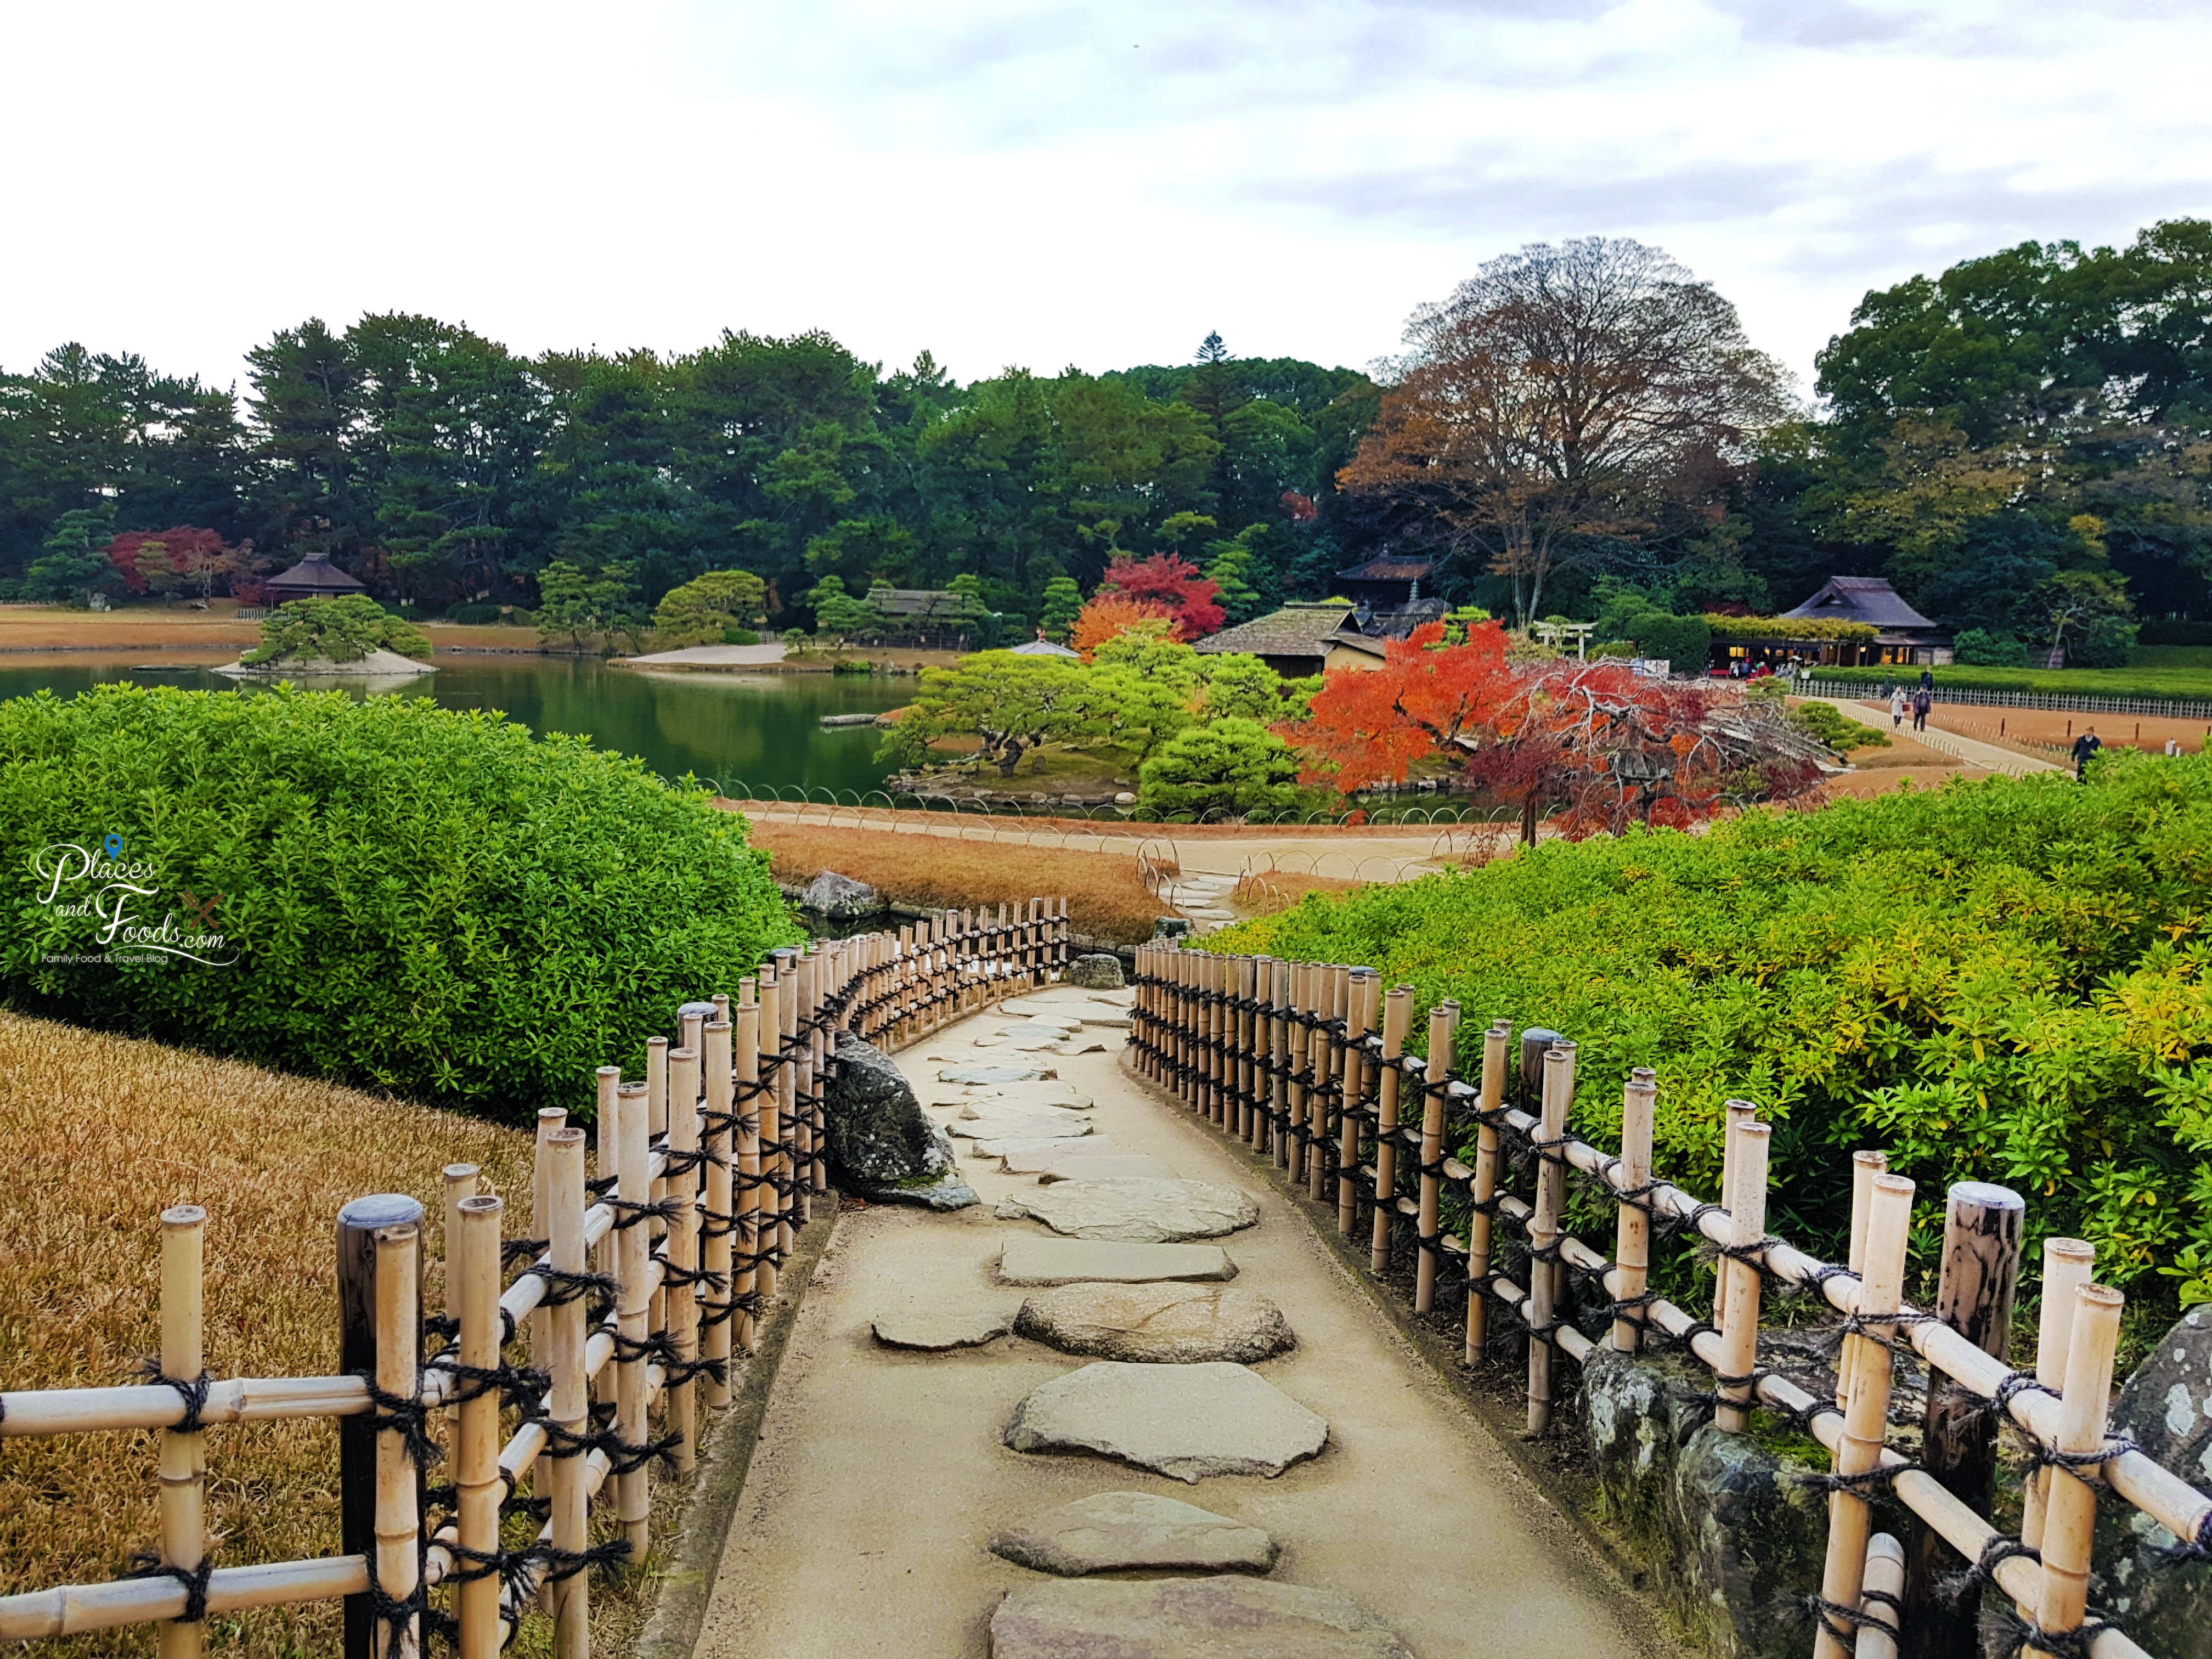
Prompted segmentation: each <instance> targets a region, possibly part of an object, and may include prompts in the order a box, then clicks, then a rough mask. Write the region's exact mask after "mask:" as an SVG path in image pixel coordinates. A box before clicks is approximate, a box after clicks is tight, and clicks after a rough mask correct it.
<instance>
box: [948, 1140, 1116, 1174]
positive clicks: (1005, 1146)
mask: <svg viewBox="0 0 2212 1659" xmlns="http://www.w3.org/2000/svg"><path fill="white" fill-rule="evenodd" d="M1098 1139H1100V1140H1102V1141H1103V1140H1104V1139H1105V1137H1104V1136H1103V1135H1101V1136H1099V1137H1098ZM1083 1144H1084V1143H1083V1142H1082V1141H1080V1140H1077V1139H1072V1138H1071V1137H1069V1136H1067V1135H1014V1136H1012V1137H1010V1138H1007V1139H999V1140H993V1139H988V1138H985V1137H978V1138H977V1139H975V1140H973V1141H971V1142H969V1157H970V1158H1015V1157H1029V1156H1031V1155H1042V1156H1043V1157H1044V1158H1046V1159H1047V1160H1048V1162H1056V1161H1057V1160H1059V1159H1060V1158H1064V1157H1066V1154H1067V1149H1068V1148H1069V1147H1071V1146H1082V1145H1083ZM1039 1167H1041V1168H1042V1167H1043V1166H1042V1165H1040V1166H1039ZM1007 1173H1009V1174H1013V1175H1030V1174H1034V1173H1035V1171H1033V1170H1010V1171H1008V1172H1007Z"/></svg>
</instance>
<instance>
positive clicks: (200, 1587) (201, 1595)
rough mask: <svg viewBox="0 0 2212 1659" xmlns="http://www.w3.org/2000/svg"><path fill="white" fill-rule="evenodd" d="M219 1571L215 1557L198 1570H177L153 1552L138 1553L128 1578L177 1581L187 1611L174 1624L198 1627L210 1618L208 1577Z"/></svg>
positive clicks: (133, 1555) (210, 1556)
mask: <svg viewBox="0 0 2212 1659" xmlns="http://www.w3.org/2000/svg"><path fill="white" fill-rule="evenodd" d="M214 1571H215V1556H214V1554H213V1553H209V1554H207V1555H205V1556H204V1557H202V1558H201V1559H200V1564H199V1565H197V1567H173V1566H171V1565H169V1564H168V1563H167V1562H166V1561H164V1560H163V1559H161V1556H160V1554H159V1553H156V1552H155V1551H153V1550H135V1551H133V1552H132V1553H131V1568H130V1571H127V1572H125V1574H124V1575H123V1576H124V1577H125V1578H173V1579H175V1580H176V1581H177V1582H178V1583H179V1584H182V1585H183V1586H184V1587H185V1610H184V1611H183V1612H182V1613H179V1614H178V1615H177V1616H176V1618H175V1619H174V1620H172V1621H171V1622H172V1623H174V1624H179V1625H197V1624H198V1623H199V1622H200V1620H203V1619H205V1618H206V1617H207V1610H208V1605H207V1604H208V1576H209V1575H210V1573H212V1572H214Z"/></svg>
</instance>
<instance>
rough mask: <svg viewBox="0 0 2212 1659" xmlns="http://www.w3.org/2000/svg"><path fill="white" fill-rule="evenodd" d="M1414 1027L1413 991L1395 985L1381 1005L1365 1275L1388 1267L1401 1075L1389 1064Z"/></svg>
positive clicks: (1396, 1056) (1396, 1182) (1396, 1178)
mask: <svg viewBox="0 0 2212 1659" xmlns="http://www.w3.org/2000/svg"><path fill="white" fill-rule="evenodd" d="M1411 1024H1413V987H1412V986H1410V985H1395V986H1393V987H1390V994H1389V996H1388V997H1387V998H1385V999H1384V1000H1383V1077H1382V1082H1381V1086H1380V1087H1379V1088H1377V1089H1376V1091H1375V1092H1376V1103H1375V1230H1374V1233H1373V1236H1372V1237H1371V1238H1370V1240H1369V1243H1368V1247H1367V1271H1368V1272H1370V1273H1381V1272H1382V1271H1383V1269H1384V1268H1386V1267H1389V1265H1390V1212H1391V1208H1392V1206H1393V1205H1394V1204H1395V1201H1396V1194H1397V1188H1398V1144H1397V1143H1398V1095H1399V1091H1400V1089H1401V1086H1402V1085H1403V1084H1404V1081H1405V1075H1404V1073H1402V1072H1401V1071H1400V1069H1399V1068H1398V1067H1397V1066H1393V1065H1391V1064H1390V1062H1391V1061H1392V1060H1395V1059H1397V1058H1398V1057H1399V1056H1400V1055H1401V1054H1404V1053H1405V1052H1406V1029H1407V1027H1408V1026H1409V1025H1411Z"/></svg>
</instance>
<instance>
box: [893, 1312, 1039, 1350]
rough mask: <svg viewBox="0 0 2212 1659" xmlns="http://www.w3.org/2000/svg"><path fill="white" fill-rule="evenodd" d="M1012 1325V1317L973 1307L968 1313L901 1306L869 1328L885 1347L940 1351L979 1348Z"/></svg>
mask: <svg viewBox="0 0 2212 1659" xmlns="http://www.w3.org/2000/svg"><path fill="white" fill-rule="evenodd" d="M872 1328H873V1330H874V1331H875V1334H876V1340H877V1341H878V1342H880V1343H882V1344H883V1345H884V1346H885V1347H887V1348H920V1349H922V1350H924V1351H925V1352H930V1353H942V1352H945V1350H947V1349H949V1348H980V1347H981V1346H983V1345H984V1344H985V1343H986V1342H994V1341H996V1340H998V1339H999V1338H1000V1337H1002V1336H1004V1335H1005V1334H1006V1333H1007V1332H1008V1331H1009V1330H1011V1329H1012V1328H1013V1316H1012V1314H1008V1313H994V1312H992V1311H990V1310H988V1309H980V1308H979V1309H974V1310H970V1311H969V1312H967V1313H938V1312H933V1311H931V1310H925V1309H920V1308H907V1309H902V1310H900V1311H899V1312H897V1313H890V1314H884V1315H882V1316H879V1317H878V1319H877V1320H876V1321H875V1323H874V1325H873V1327H872Z"/></svg>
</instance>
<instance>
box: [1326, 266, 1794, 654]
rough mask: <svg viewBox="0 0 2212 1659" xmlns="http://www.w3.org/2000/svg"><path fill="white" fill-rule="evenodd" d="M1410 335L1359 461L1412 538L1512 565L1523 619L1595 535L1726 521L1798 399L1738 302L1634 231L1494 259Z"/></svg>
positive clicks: (1630, 538) (1631, 534)
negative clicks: (1758, 453)
mask: <svg viewBox="0 0 2212 1659" xmlns="http://www.w3.org/2000/svg"><path fill="white" fill-rule="evenodd" d="M1405 337H1406V343H1407V346H1408V348H1409V350H1408V351H1407V355H1406V356H1404V357H1403V358H1402V359H1401V360H1400V361H1399V362H1397V363H1396V364H1395V370H1396V381H1395V385H1393V386H1391V387H1390V389H1389V392H1386V393H1385V394H1384V397H1383V408H1382V413H1381V415H1380V416H1378V418H1377V419H1376V423H1375V425H1374V427H1373V428H1372V429H1370V431H1369V433H1368V435H1367V436H1366V437H1365V438H1364V439H1363V440H1362V441H1361V442H1360V446H1359V449H1358V453H1356V454H1355V455H1354V456H1353V458H1352V464H1351V465H1348V466H1346V468H1345V469H1344V471H1342V472H1341V473H1340V475H1339V478H1340V482H1341V483H1343V485H1344V487H1345V488H1346V489H1348V490H1351V491H1353V492H1354V493H1356V494H1358V495H1365V496H1368V497H1369V498H1370V501H1374V502H1376V504H1377V505H1380V506H1383V507H1387V508H1388V509H1389V516H1390V518H1391V520H1393V522H1394V523H1395V526H1397V527H1398V528H1399V529H1400V530H1401V532H1403V533H1404V534H1406V535H1407V538H1409V539H1413V540H1415V541H1417V542H1419V543H1422V544H1425V545H1428V546H1430V547H1431V548H1433V549H1434V550H1437V551H1438V552H1440V553H1447V554H1462V555H1473V554H1479V555H1480V556H1482V557H1483V558H1484V559H1485V561H1486V564H1487V567H1488V568H1489V569H1490V571H1491V572H1492V574H1496V575H1501V576H1505V577H1508V578H1510V580H1511V581H1512V583H1513V604H1514V609H1515V611H1516V615H1517V619H1518V621H1519V622H1520V623H1521V624H1522V626H1523V627H1525V626H1527V624H1528V622H1529V621H1530V619H1532V618H1533V617H1536V616H1538V615H1540V614H1541V609H1540V607H1541V603H1542V599H1543V593H1544V585H1545V583H1546V581H1547V580H1548V579H1549V578H1550V577H1551V576H1552V575H1553V573H1554V572H1555V571H1558V570H1559V569H1561V568H1565V561H1567V560H1569V559H1571V558H1572V557H1574V556H1576V551H1575V550H1577V549H1580V548H1587V547H1589V546H1591V545H1595V544H1602V543H1604V542H1606V541H1612V542H1613V543H1616V544H1618V543H1624V542H1626V543H1633V542H1638V541H1644V540H1650V539H1654V538H1666V537H1668V536H1672V535H1677V534H1680V533H1681V532H1684V531H1686V530H1689V529H1692V528H1695V527H1697V526H1701V525H1705V524H1711V523H1713V522H1716V521H1717V520H1718V518H1719V516H1720V514H1721V512H1722V502H1723V498H1724V495H1725V492H1726V490H1727V488H1728V485H1729V483H1730V482H1731V480H1732V479H1733V478H1734V477H1735V476H1736V475H1737V474H1738V473H1739V472H1740V471H1741V470H1742V469H1743V468H1744V467H1746V466H1747V465H1748V464H1749V460H1750V453H1749V451H1750V444H1751V441H1752V439H1753V435H1755V434H1756V433H1758V432H1759V430H1761V429H1762V428H1765V427H1766V426H1767V425H1769V424H1771V422H1775V421H1777V420H1779V419H1781V418H1783V417H1784V416H1785V415H1786V414H1787V413H1788V412H1789V408H1788V403H1789V400H1788V397H1787V394H1786V385H1787V382H1786V377H1785V376H1784V373H1783V371H1782V369H1781V368H1780V366H1779V365H1778V364H1777V363H1776V362H1774V361H1773V360H1772V359H1771V358H1770V357H1768V356H1765V354H1764V353H1762V352H1759V351H1758V350H1756V349H1753V346H1752V344H1751V343H1750V341H1749V339H1748V338H1747V337H1746V336H1745V334H1744V331H1743V325H1742V324H1741V321H1739V320H1738V319H1737V317H1736V313H1735V307H1734V306H1732V305H1730V304H1729V302H1728V301H1726V300H1723V298H1722V297H1721V296H1720V295H1718V294H1717V293H1715V292H1714V291H1713V289H1712V288H1711V285H1710V284H1709V283H1701V282H1699V281H1698V280H1697V279H1696V278H1695V277H1694V276H1692V275H1691V274H1690V272H1689V271H1688V270H1685V269H1684V268H1683V267H1682V266H1681V265H1680V264H1676V263H1675V262H1674V260H1673V259H1671V258H1668V256H1667V255H1666V254H1665V253H1663V252H1660V251H1659V250H1658V249H1656V248H1650V247H1645V246H1643V245H1642V244H1641V243H1638V242H1633V241H1629V240H1626V239H1622V238H1613V237H1585V238H1582V239H1579V240H1574V241H1570V242H1567V243H1565V244H1564V245H1562V246H1557V247H1554V246H1551V245H1549V244H1547V243H1536V244H1533V245H1531V246H1528V247H1524V248H1522V250H1521V251H1520V252H1517V253H1511V254H1507V255H1505V256H1504V257H1503V258H1497V259H1492V260H1491V261H1490V262H1489V263H1488V264H1486V265H1484V266H1483V267H1482V269H1481V270H1480V271H1478V272H1477V273H1476V274H1475V275H1474V276H1472V277H1470V278H1468V280H1467V281H1466V282H1464V283H1461V284H1460V285H1459V287H1458V288H1457V289H1455V290H1454V292H1453V294H1452V296H1451V298H1450V299H1449V300H1447V301H1443V303H1442V304H1440V305H1429V306H1424V307H1421V308H1420V309H1419V311H1417V312H1415V313H1413V317H1412V319H1410V320H1409V321H1408V322H1407V325H1406V336H1405Z"/></svg>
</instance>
